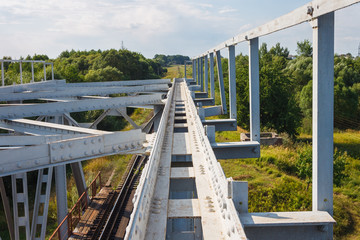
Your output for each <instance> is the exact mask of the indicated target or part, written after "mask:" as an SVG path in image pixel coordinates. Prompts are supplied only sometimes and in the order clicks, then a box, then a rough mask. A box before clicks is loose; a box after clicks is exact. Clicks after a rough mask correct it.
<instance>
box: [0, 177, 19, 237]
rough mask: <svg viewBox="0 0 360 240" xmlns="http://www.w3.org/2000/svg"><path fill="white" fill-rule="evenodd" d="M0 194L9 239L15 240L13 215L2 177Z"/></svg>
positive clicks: (0, 178) (0, 179)
mask: <svg viewBox="0 0 360 240" xmlns="http://www.w3.org/2000/svg"><path fill="white" fill-rule="evenodd" d="M0 194H1V200H2V203H3V207H4V212H5V218H6V222H7V225H8V229H9V235H10V239H11V240H16V239H15V232H14V220H13V217H12V214H11V207H10V203H9V198H8V196H7V194H6V190H5V185H4V181H3V178H2V177H0Z"/></svg>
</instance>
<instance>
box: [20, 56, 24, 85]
mask: <svg viewBox="0 0 360 240" xmlns="http://www.w3.org/2000/svg"><path fill="white" fill-rule="evenodd" d="M20 84H23V76H22V61H21V60H20Z"/></svg>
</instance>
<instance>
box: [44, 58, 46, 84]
mask: <svg viewBox="0 0 360 240" xmlns="http://www.w3.org/2000/svg"><path fill="white" fill-rule="evenodd" d="M44 81H46V64H45V62H44Z"/></svg>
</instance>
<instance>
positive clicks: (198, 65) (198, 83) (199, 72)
mask: <svg viewBox="0 0 360 240" xmlns="http://www.w3.org/2000/svg"><path fill="white" fill-rule="evenodd" d="M196 61H197V74H198V75H197V81H196V82H197V85H200V82H201V69H200V58H198V59H197V60H196Z"/></svg>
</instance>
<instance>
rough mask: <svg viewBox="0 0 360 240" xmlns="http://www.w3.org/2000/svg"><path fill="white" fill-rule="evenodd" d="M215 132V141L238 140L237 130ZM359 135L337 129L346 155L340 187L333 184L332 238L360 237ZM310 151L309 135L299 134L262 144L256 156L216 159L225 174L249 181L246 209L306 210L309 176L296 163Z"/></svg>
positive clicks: (339, 144) (337, 140) (337, 144)
mask: <svg viewBox="0 0 360 240" xmlns="http://www.w3.org/2000/svg"><path fill="white" fill-rule="evenodd" d="M241 131H243V130H242V129H238V131H236V132H233V133H229V132H218V133H216V140H217V141H238V139H239V134H240V132H241ZM359 144H360V134H359V132H358V131H341V132H340V131H336V132H335V133H334V146H335V147H336V148H337V149H338V150H337V151H340V153H341V154H340V156H342V157H345V159H346V167H345V170H344V174H346V175H347V177H346V178H345V179H343V180H342V182H341V184H340V186H338V187H336V186H334V218H335V220H336V221H337V224H336V225H335V226H334V239H350V240H355V239H360V148H359V146H360V145H359ZM309 150H310V151H311V136H310V135H305V134H302V135H301V136H300V138H299V139H298V140H297V141H295V142H292V143H291V142H286V141H285V144H284V145H282V146H261V158H259V159H233V160H219V162H220V163H221V166H222V167H223V169H224V173H225V175H226V176H227V177H232V178H233V179H234V180H241V181H248V184H249V211H250V212H262V211H305V210H306V211H309V210H311V208H312V203H311V195H312V190H311V179H310V180H309V179H308V180H306V179H303V178H300V177H299V173H298V172H297V165H296V164H297V163H298V162H299V160H300V158H301V156H303V153H304V152H308V151H309Z"/></svg>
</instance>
